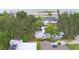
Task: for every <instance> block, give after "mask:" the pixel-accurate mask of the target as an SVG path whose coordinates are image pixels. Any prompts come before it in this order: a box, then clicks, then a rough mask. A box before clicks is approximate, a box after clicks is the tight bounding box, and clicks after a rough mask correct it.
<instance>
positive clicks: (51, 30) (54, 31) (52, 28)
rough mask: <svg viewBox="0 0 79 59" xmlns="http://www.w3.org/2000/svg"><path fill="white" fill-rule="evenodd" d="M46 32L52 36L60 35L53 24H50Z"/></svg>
mask: <svg viewBox="0 0 79 59" xmlns="http://www.w3.org/2000/svg"><path fill="white" fill-rule="evenodd" d="M45 32H46V33H50V34H51V35H53V34H55V35H57V34H59V30H58V27H57V26H56V25H53V24H49V25H48V26H47V27H46V28H45Z"/></svg>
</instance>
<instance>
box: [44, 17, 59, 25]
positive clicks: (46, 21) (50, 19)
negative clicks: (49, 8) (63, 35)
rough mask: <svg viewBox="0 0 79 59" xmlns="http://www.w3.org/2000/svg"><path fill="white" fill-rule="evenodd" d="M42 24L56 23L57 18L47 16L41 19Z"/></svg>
mask: <svg viewBox="0 0 79 59" xmlns="http://www.w3.org/2000/svg"><path fill="white" fill-rule="evenodd" d="M43 23H44V25H48V24H56V23H58V19H57V18H55V17H47V18H45V19H44V20H43Z"/></svg>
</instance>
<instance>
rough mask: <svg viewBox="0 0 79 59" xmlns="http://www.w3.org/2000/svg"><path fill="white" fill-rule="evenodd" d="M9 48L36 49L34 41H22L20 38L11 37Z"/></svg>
mask: <svg viewBox="0 0 79 59" xmlns="http://www.w3.org/2000/svg"><path fill="white" fill-rule="evenodd" d="M9 44H10V47H9V50H36V43H35V42H28V43H27V42H23V41H22V40H17V39H16V40H14V39H11V40H10V42H9Z"/></svg>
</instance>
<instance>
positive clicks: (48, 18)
mask: <svg viewBox="0 0 79 59" xmlns="http://www.w3.org/2000/svg"><path fill="white" fill-rule="evenodd" d="M44 21H58V19H57V18H55V17H47V18H45V19H44Z"/></svg>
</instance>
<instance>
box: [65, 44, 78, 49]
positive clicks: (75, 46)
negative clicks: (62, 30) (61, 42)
mask: <svg viewBox="0 0 79 59" xmlns="http://www.w3.org/2000/svg"><path fill="white" fill-rule="evenodd" d="M67 47H69V48H70V49H71V50H79V44H67Z"/></svg>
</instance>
